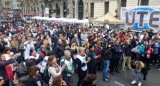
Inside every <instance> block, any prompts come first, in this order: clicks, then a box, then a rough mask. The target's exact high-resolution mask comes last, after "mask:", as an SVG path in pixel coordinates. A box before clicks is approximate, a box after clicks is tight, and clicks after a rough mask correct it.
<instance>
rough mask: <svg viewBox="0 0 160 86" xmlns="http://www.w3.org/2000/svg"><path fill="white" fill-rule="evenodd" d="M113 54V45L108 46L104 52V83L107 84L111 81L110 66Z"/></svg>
mask: <svg viewBox="0 0 160 86" xmlns="http://www.w3.org/2000/svg"><path fill="white" fill-rule="evenodd" d="M112 54H113V49H112V44H108V46H107V48H105V49H103V50H102V56H103V63H104V69H103V81H105V82H107V81H108V79H109V76H108V69H109V65H110V60H111V58H112Z"/></svg>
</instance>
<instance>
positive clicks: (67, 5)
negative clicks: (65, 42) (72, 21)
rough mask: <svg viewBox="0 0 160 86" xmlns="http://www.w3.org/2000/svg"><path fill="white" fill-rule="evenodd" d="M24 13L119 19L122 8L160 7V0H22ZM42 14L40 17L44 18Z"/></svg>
mask: <svg viewBox="0 0 160 86" xmlns="http://www.w3.org/2000/svg"><path fill="white" fill-rule="evenodd" d="M0 1H1V0H0ZM20 1H21V7H22V10H23V12H26V11H33V10H38V11H41V12H42V14H44V12H45V8H49V9H50V10H52V11H53V14H54V15H55V17H69V18H78V19H85V18H98V17H101V16H103V15H105V14H106V13H107V12H110V13H111V14H112V15H113V16H115V17H117V18H119V15H120V8H121V7H131V6H143V5H149V6H154V5H160V0H20ZM42 14H41V15H40V16H42Z"/></svg>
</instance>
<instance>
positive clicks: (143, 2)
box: [141, 0, 149, 6]
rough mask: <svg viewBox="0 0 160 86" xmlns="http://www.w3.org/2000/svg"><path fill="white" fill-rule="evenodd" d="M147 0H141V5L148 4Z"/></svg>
mask: <svg viewBox="0 0 160 86" xmlns="http://www.w3.org/2000/svg"><path fill="white" fill-rule="evenodd" d="M148 2H149V0H141V5H142V6H145V5H148Z"/></svg>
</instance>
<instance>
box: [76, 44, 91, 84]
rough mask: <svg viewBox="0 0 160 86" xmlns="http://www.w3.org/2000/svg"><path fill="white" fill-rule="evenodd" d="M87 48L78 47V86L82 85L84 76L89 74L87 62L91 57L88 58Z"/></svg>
mask: <svg viewBox="0 0 160 86" xmlns="http://www.w3.org/2000/svg"><path fill="white" fill-rule="evenodd" d="M84 50H85V49H84V48H83V47H79V48H78V55H77V56H76V57H77V58H76V60H75V61H76V64H77V65H78V67H77V74H78V77H79V80H78V83H77V86H80V84H81V82H82V80H83V79H84V77H86V75H87V64H88V62H89V61H90V58H88V59H87V58H86V55H85V51H84Z"/></svg>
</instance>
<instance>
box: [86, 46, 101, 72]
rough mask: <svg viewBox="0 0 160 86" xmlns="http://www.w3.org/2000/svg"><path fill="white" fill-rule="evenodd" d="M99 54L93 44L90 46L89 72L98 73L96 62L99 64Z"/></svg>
mask: <svg viewBox="0 0 160 86" xmlns="http://www.w3.org/2000/svg"><path fill="white" fill-rule="evenodd" d="M98 57H99V55H98V56H96V52H95V49H94V46H93V45H90V46H89V53H88V58H90V59H91V60H90V62H89V63H88V73H89V74H96V64H97V59H98Z"/></svg>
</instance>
